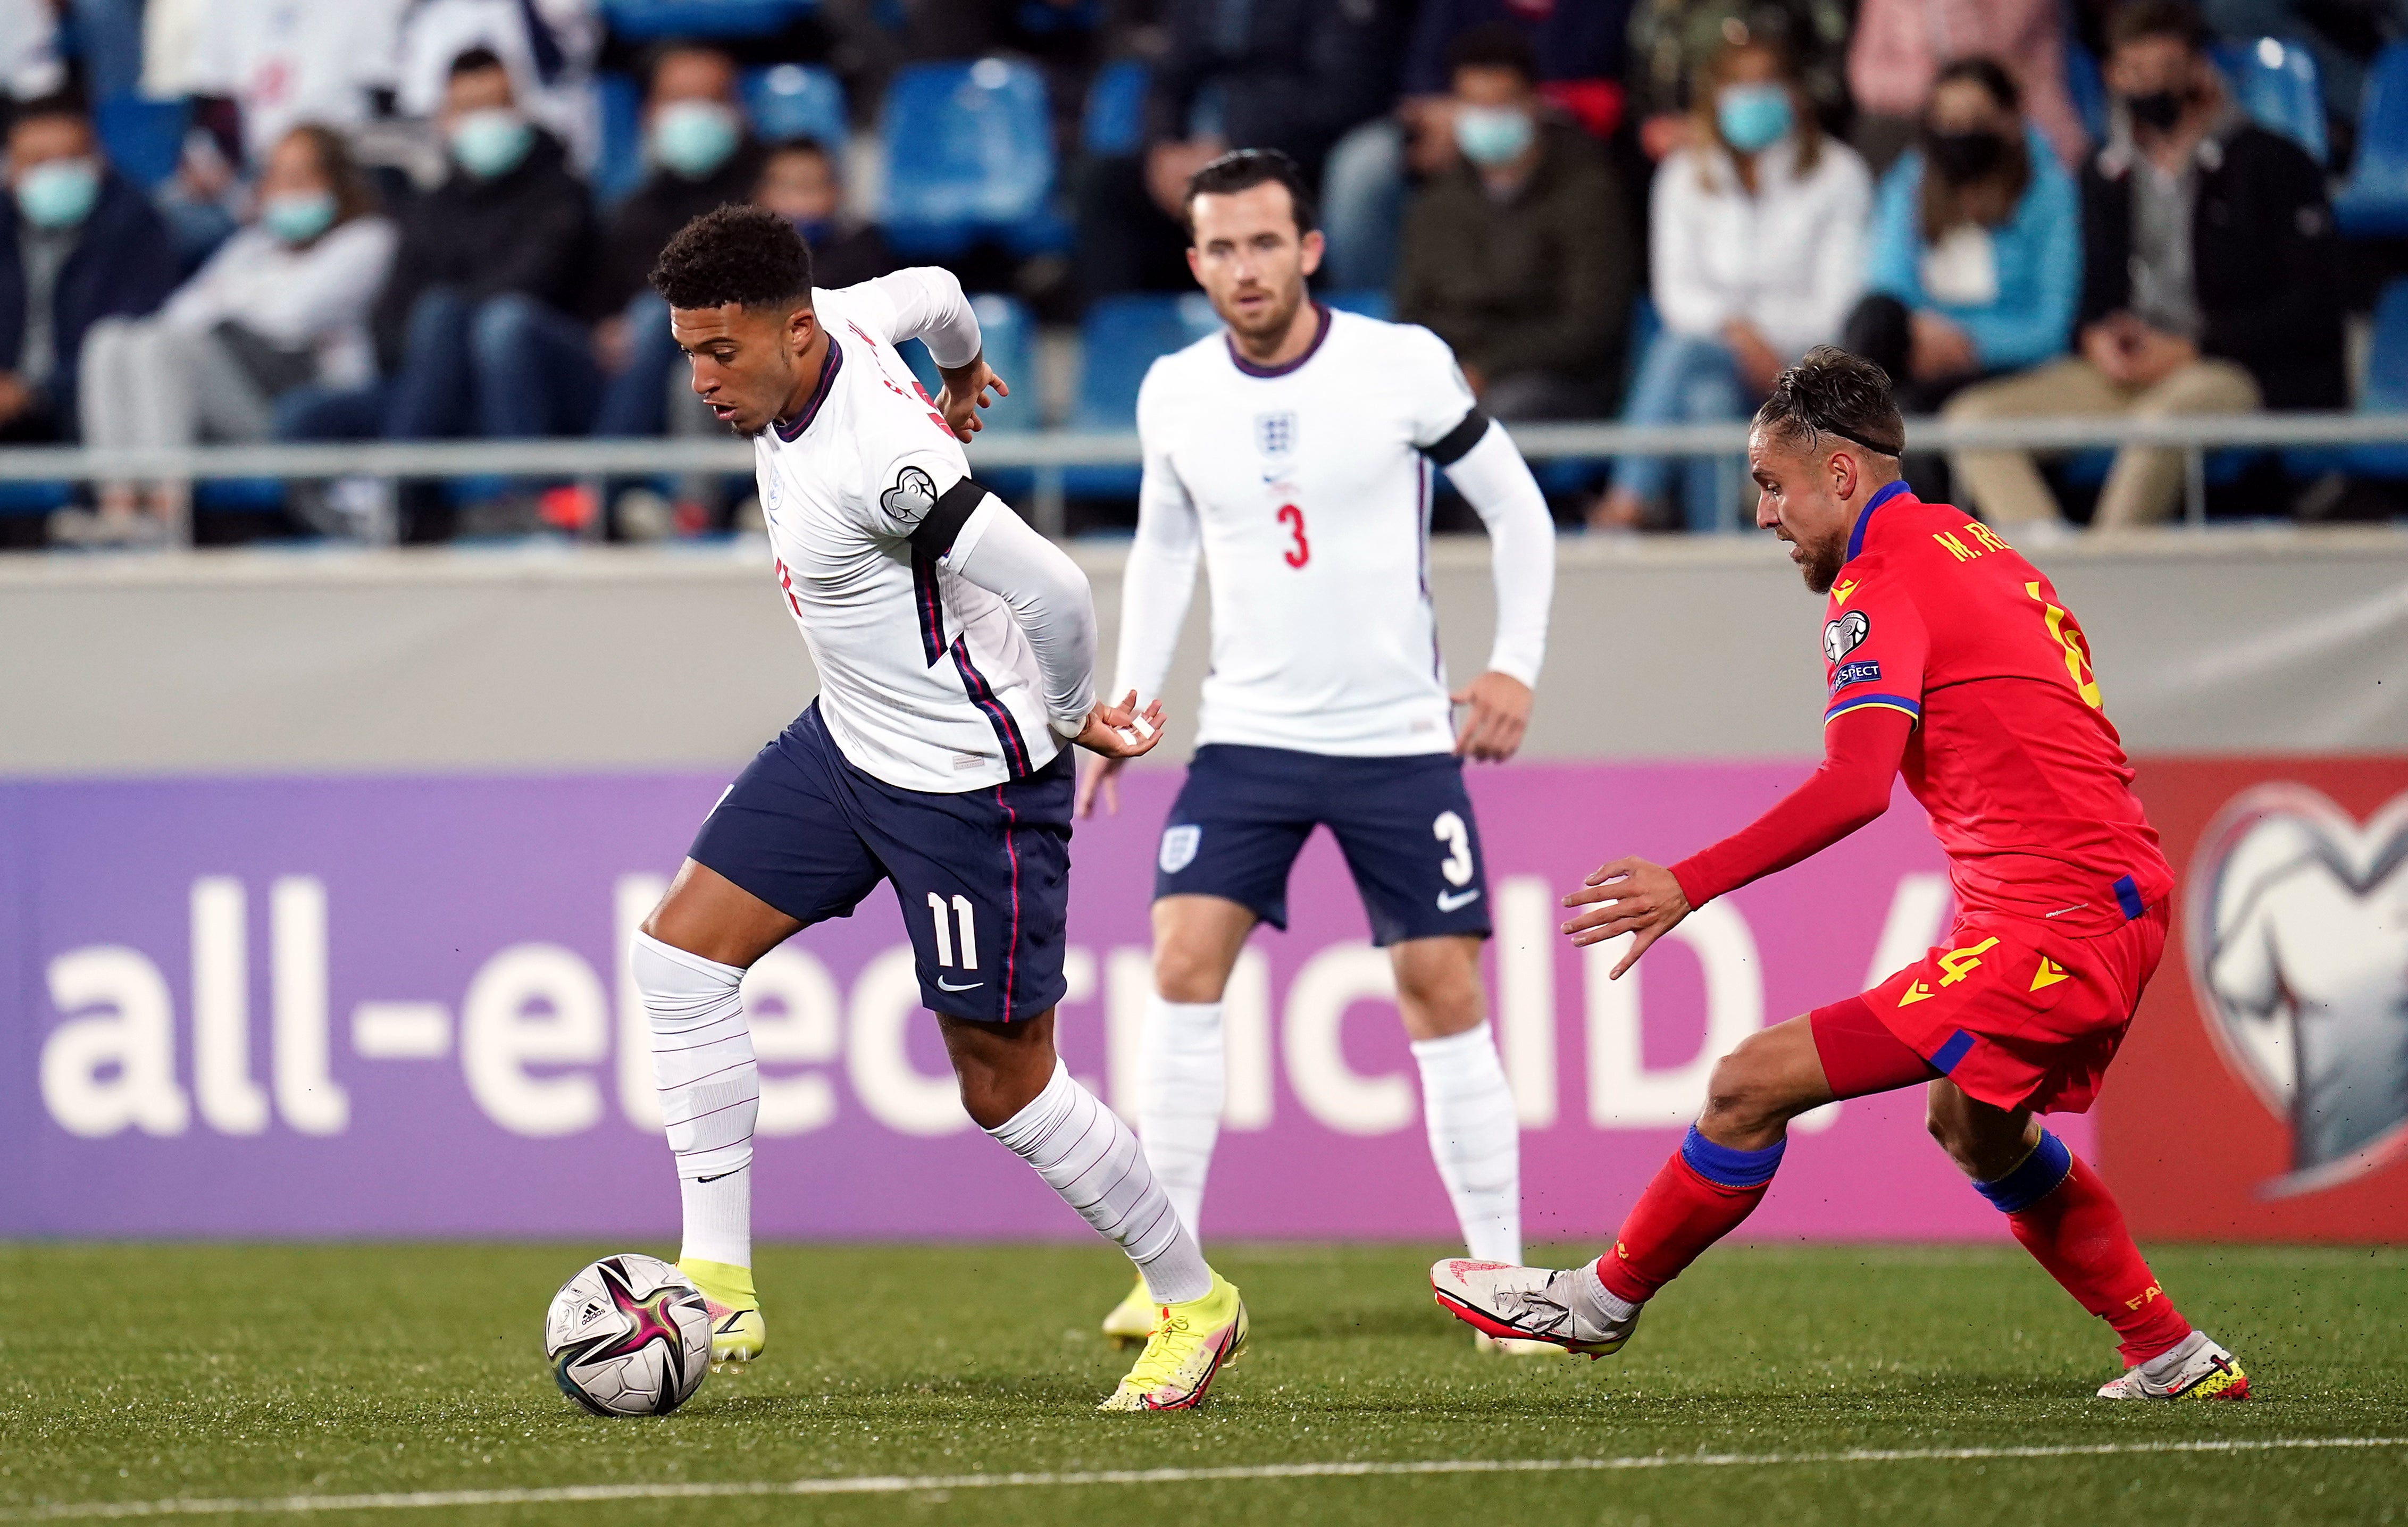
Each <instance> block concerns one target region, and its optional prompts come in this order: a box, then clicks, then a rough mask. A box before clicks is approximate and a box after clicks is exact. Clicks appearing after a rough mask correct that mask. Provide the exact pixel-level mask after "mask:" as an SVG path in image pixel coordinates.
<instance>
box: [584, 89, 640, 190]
mask: <svg viewBox="0 0 2408 1527" xmlns="http://www.w3.org/2000/svg"><path fill="white" fill-rule="evenodd" d="M594 95H595V100H596V101H597V102H598V103H599V104H600V107H601V115H602V146H601V149H600V150H598V151H597V152H596V153H595V156H594V194H595V196H596V197H597V198H599V199H600V201H601V202H602V205H603V206H605V207H609V206H614V205H616V204H617V203H619V202H621V201H624V200H625V199H626V196H627V193H629V192H631V191H634V190H635V189H636V187H637V185H638V183H640V182H641V181H642V180H643V178H644V88H643V86H642V85H640V84H638V82H637V81H636V78H635V77H634V76H633V75H624V74H605V75H597V76H595V80H594Z"/></svg>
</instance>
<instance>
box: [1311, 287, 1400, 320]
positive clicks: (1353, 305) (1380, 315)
mask: <svg viewBox="0 0 2408 1527" xmlns="http://www.w3.org/2000/svg"><path fill="white" fill-rule="evenodd" d="M1320 298H1321V301H1323V302H1324V303H1326V304H1327V305H1328V306H1330V307H1335V308H1337V309H1338V310H1339V311H1340V312H1341V313H1359V314H1361V315H1362V316H1363V317H1365V318H1376V319H1378V320H1379V321H1382V322H1383V323H1385V322H1387V321H1390V320H1392V319H1394V318H1395V317H1396V316H1397V305H1396V303H1395V302H1394V301H1393V300H1391V299H1390V297H1389V296H1388V293H1385V292H1383V291H1382V290H1381V289H1380V288H1378V287H1376V286H1372V287H1365V288H1363V289H1362V290H1361V291H1359V292H1324V293H1321V294H1320Z"/></svg>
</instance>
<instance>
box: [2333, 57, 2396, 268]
mask: <svg viewBox="0 0 2408 1527" xmlns="http://www.w3.org/2000/svg"><path fill="white" fill-rule="evenodd" d="M2333 220H2334V221H2336V222H2338V223H2340V224H2341V231H2342V232H2343V233H2344V234H2349V235H2355V236H2358V237H2376V238H2379V237H2389V236H2396V235H2401V234H2408V42H2395V43H2392V44H2390V45H2389V46H2387V47H2386V48H2385V49H2384V50H2383V51H2382V52H2380V53H2378V54H2376V55H2375V58H2374V66H2373V67H2372V68H2371V69H2369V70H2368V71H2367V75H2366V99H2365V104H2364V106H2363V107H2360V109H2359V111H2358V158H2357V160H2356V162H2355V163H2353V164H2351V165H2350V167H2349V182H2348V184H2346V185H2344V186H2343V187H2342V189H2341V194H2340V195H2338V196H2335V197H2334V198H2333Z"/></svg>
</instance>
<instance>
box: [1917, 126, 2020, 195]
mask: <svg viewBox="0 0 2408 1527" xmlns="http://www.w3.org/2000/svg"><path fill="white" fill-rule="evenodd" d="M1923 151H1924V152H1925V154H1927V155H1928V157H1929V158H1930V160H1931V167H1932V168H1933V169H1935V170H1937V171H1939V172H1940V178H1942V179H1943V180H1945V181H1947V182H1949V183H1950V184H1951V185H1963V184H1964V183H1965V182H1967V181H1968V180H1979V179H1980V178H1983V177H1984V176H1985V175H1987V174H1989V173H1990V172H1991V171H1992V170H1995V169H1997V168H1998V167H1999V165H2000V164H2002V163H2004V162H2005V160H2006V157H2007V140H2006V139H2004V138H2002V137H2000V136H1999V135H1998V134H1996V133H1932V134H1929V135H1928V136H1926V137H1925V138H1924V140H1923Z"/></svg>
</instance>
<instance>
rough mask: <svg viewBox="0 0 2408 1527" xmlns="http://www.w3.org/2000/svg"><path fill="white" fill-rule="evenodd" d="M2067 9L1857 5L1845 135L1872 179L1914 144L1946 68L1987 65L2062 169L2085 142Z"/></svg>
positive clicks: (1925, 2)
mask: <svg viewBox="0 0 2408 1527" xmlns="http://www.w3.org/2000/svg"><path fill="white" fill-rule="evenodd" d="M2062 3H2063V0H1858V4H1857V7H1856V33H1855V35H1854V36H1851V37H1850V38H1849V40H1848V90H1849V92H1850V93H1852V94H1854V95H1855V96H1856V125H1855V127H1854V129H1853V130H1852V131H1851V132H1850V134H1849V136H1850V137H1851V138H1852V139H1853V140H1854V141H1855V143H1856V150H1857V151H1858V152H1860V153H1862V154H1863V155H1864V156H1865V158H1866V160H1867V161H1868V162H1869V163H1870V164H1871V165H1872V167H1873V171H1874V173H1875V174H1879V173H1881V172H1883V171H1885V170H1886V169H1888V168H1889V166H1890V163H1891V161H1893V160H1895V159H1896V158H1898V156H1899V153H1900V152H1902V151H1903V150H1905V149H1906V147H1907V145H1908V144H1909V143H1911V142H1912V141H1913V140H1914V136H1915V131H1916V124H1917V117H1918V114H1919V113H1920V112H1921V111H1922V110H1923V107H1924V103H1925V102H1926V101H1927V100H1928V99H1929V98H1930V95H1931V92H1932V87H1933V84H1934V83H1935V81H1937V79H1938V78H1939V76H1940V69H1941V66H1942V64H1947V63H1949V62H1950V61H1952V60H1955V59H1961V58H1975V57H1980V58H1987V59H1992V60H1995V61H1996V62H1997V63H1998V64H2000V65H2001V66H2002V67H2004V68H2005V70H2006V71H2007V73H2008V75H2009V76H2010V77H2012V78H2014V82H2015V86H2016V89H2017V91H2018V92H2019V93H2020V94H2021V95H2022V97H2023V102H2024V114H2025V116H2027V117H2028V118H2029V119H2030V121H2031V123H2032V125H2033V126H2035V127H2037V128H2039V129H2040V131H2041V133H2042V136H2045V137H2046V138H2047V139H2048V142H2049V145H2050V147H2051V148H2052V149H2053V150H2055V152H2056V154H2057V159H2058V160H2059V161H2060V162H2062V163H2063V164H2064V165H2065V166H2066V168H2067V169H2068V170H2071V169H2072V168H2073V167H2074V166H2076V165H2078V164H2081V163H2082V155H2083V153H2084V151H2085V150H2087V149H2088V148H2089V145H2090V140H2089V135H2087V134H2085V132H2084V131H2083V130H2082V116H2081V114H2080V113H2079V112H2077V111H2075V110H2074V109H2073V98H2072V97H2071V95H2068V94H2067V93H2066V90H2065V36H2064V30H2063V25H2064V19H2063V16H2062V13H2061V8H2060V7H2061V6H2062Z"/></svg>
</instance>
